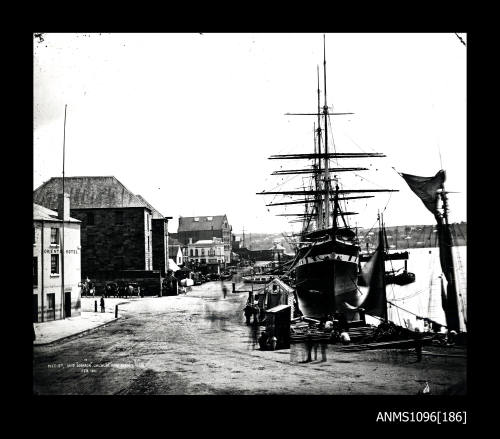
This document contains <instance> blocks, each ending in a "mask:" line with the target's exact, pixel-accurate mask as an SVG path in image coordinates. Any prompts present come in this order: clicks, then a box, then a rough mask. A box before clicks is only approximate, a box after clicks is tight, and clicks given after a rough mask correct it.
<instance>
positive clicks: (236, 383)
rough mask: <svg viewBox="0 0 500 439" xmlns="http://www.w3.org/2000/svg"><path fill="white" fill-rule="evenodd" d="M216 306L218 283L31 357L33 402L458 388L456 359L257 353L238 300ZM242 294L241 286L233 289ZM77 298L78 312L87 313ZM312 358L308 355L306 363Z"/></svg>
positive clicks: (461, 372) (131, 306)
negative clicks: (40, 398) (36, 398)
mask: <svg viewBox="0 0 500 439" xmlns="http://www.w3.org/2000/svg"><path fill="white" fill-rule="evenodd" d="M226 285H227V287H228V294H227V297H226V298H223V294H222V288H221V283H220V282H208V283H206V284H203V285H200V286H195V287H192V290H191V291H189V292H188V293H187V294H185V295H184V294H182V295H179V296H169V297H145V298H143V299H136V300H133V301H131V302H129V303H127V304H122V305H120V307H119V315H120V318H119V319H118V320H117V321H115V322H112V323H110V324H109V325H107V326H104V327H101V328H99V329H97V330H96V331H94V332H92V333H90V334H87V335H85V336H83V337H80V338H76V339H71V340H68V341H62V342H60V343H56V344H54V345H49V346H36V347H34V349H33V392H34V393H35V394H86V395H87V394H95V395H104V394H105V395H108V394H177V395H193V394H226V395H228V394H400V395H412V394H416V393H417V392H418V391H419V390H420V389H421V388H422V387H423V386H424V383H425V382H426V381H427V382H428V383H429V386H430V388H431V392H432V393H434V394H440V393H444V392H446V390H447V389H448V388H449V387H450V386H452V385H455V384H456V383H458V382H459V381H461V380H464V379H465V375H466V367H465V364H466V363H465V359H461V358H447V359H443V358H439V357H437V358H436V357H424V359H423V361H422V362H421V363H415V362H414V356H412V354H408V353H406V354H405V353H401V352H395V351H394V350H391V351H389V350H386V351H369V352H339V351H336V349H335V346H334V345H328V346H327V349H326V352H323V355H322V353H321V351H320V349H317V352H316V353H315V352H313V361H312V362H306V361H305V360H306V358H307V355H306V352H305V349H304V347H303V345H301V344H292V346H291V348H290V349H284V350H278V351H260V350H259V349H258V343H257V341H256V337H257V336H258V334H257V333H256V332H257V331H256V329H254V328H253V327H250V326H247V325H246V324H245V318H244V316H243V312H242V310H243V307H244V305H245V302H246V299H247V297H248V294H247V293H232V290H231V282H227V283H226ZM236 288H237V290H238V289H249V288H251V285H249V284H237V286H236ZM92 304H93V299H86V298H84V299H82V308H84V307H91V306H93V305H92ZM314 354H316V355H314Z"/></svg>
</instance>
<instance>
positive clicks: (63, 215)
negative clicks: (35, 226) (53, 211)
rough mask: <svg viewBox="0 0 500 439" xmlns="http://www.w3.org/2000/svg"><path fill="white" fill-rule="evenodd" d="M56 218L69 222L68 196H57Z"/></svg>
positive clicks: (65, 194)
mask: <svg viewBox="0 0 500 439" xmlns="http://www.w3.org/2000/svg"><path fill="white" fill-rule="evenodd" d="M57 218H59V219H60V220H63V221H69V194H67V193H64V194H59V195H58V196H57Z"/></svg>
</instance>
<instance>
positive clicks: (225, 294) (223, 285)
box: [221, 281, 227, 299]
mask: <svg viewBox="0 0 500 439" xmlns="http://www.w3.org/2000/svg"><path fill="white" fill-rule="evenodd" d="M221 284H222V295H223V296H224V299H225V298H226V296H227V287H226V284H225V283H224V282H222V281H221Z"/></svg>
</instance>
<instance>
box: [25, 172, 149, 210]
mask: <svg viewBox="0 0 500 439" xmlns="http://www.w3.org/2000/svg"><path fill="white" fill-rule="evenodd" d="M64 191H65V192H66V193H69V194H70V203H71V208H72V209H95V208H118V207H145V208H147V209H149V207H148V206H147V205H146V204H145V203H144V202H143V201H141V199H140V198H139V197H137V196H136V195H134V194H133V193H132V192H131V191H130V190H128V189H127V188H126V187H125V186H124V185H123V184H122V183H120V182H119V181H118V180H117V179H116V178H115V177H65V179H64ZM59 193H62V178H61V177H52V178H51V179H50V180H49V181H47V182H45V183H44V184H42V185H41V186H40V187H38V188H37V189H35V191H34V192H33V202H35V203H37V204H40V205H42V206H44V207H47V208H49V209H57V195H58V194H59Z"/></svg>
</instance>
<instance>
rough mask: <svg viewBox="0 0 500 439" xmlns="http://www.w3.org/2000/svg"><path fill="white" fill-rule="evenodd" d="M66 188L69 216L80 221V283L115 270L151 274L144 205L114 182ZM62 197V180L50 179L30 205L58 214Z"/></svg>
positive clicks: (72, 182)
mask: <svg viewBox="0 0 500 439" xmlns="http://www.w3.org/2000/svg"><path fill="white" fill-rule="evenodd" d="M64 184H65V186H64V188H65V192H67V193H69V195H70V199H71V216H72V217H73V218H76V219H78V220H80V221H81V271H82V276H83V278H86V277H89V278H90V279H92V278H97V277H100V276H99V273H102V272H108V271H113V270H153V245H152V240H153V230H152V211H151V208H150V207H149V206H148V205H146V203H145V202H144V201H143V199H141V198H139V197H138V196H136V195H134V194H133V193H132V192H131V191H130V190H128V189H127V188H126V187H125V186H124V185H123V184H122V183H120V182H119V181H118V180H117V179H116V178H115V177H66V178H65V179H64ZM61 192H62V178H59V177H53V178H51V179H50V180H49V181H47V182H46V183H44V184H43V185H41V186H40V187H39V188H37V189H36V190H35V191H34V193H33V201H34V202H35V203H37V204H39V205H41V206H44V207H46V208H48V209H56V208H57V195H58V194H59V193H61ZM160 236H161V233H160ZM160 240H161V238H160Z"/></svg>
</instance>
